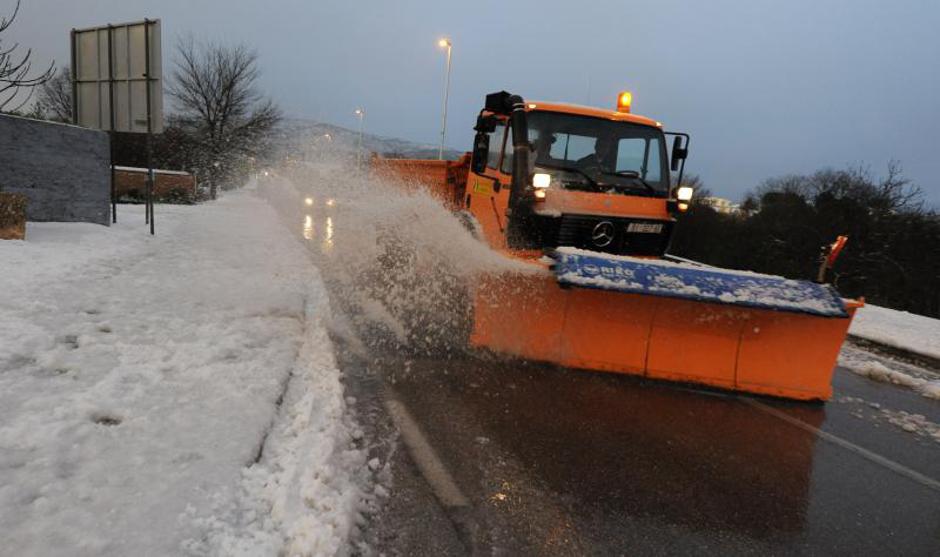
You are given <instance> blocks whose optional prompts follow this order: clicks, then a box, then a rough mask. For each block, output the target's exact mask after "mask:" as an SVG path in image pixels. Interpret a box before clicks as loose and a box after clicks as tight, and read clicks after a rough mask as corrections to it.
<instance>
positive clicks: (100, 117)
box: [71, 19, 163, 234]
mask: <svg viewBox="0 0 940 557" xmlns="http://www.w3.org/2000/svg"><path fill="white" fill-rule="evenodd" d="M71 45H72V115H73V116H72V117H73V123H75V124H77V125H79V126H84V127H88V128H96V129H99V130H104V131H109V132H111V133H112V138H111V144H112V155H113V145H114V135H113V134H114V132H125V133H143V134H147V168H148V169H149V170H150V172H149V177H148V187H147V209H146V215H147V223H149V224H150V232H151V234H152V233H153V228H154V225H153V164H152V163H151V153H152V147H151V144H152V135H153V134H154V133H161V132H162V131H163V56H162V44H161V33H160V20H159V19H145V20H143V21H136V22H132V23H122V24H116V25H112V24H108V25H102V26H99V27H90V28H87V29H72V37H71ZM113 163H114V161H113V156H112V168H113V166H114V164H113ZM111 183H112V189H111V191H112V199H111V204H112V215H113V220H114V222H117V202H116V199H115V197H114V177H113V170H112V179H111Z"/></svg>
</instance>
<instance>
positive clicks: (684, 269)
mask: <svg viewBox="0 0 940 557" xmlns="http://www.w3.org/2000/svg"><path fill="white" fill-rule="evenodd" d="M552 258H553V259H555V261H556V264H555V265H554V272H555V276H556V278H557V279H558V282H559V283H560V284H563V285H571V286H579V287H583V288H596V289H600V290H611V291H616V292H629V293H632V294H650V295H654V296H666V297H671V298H682V299H687V300H695V301H700V302H709V303H719V304H730V305H736V306H746V307H753V308H760V309H769V310H777V311H790V312H796V313H806V314H810V315H819V316H823V317H848V313H847V312H846V309H845V304H844V303H843V301H842V298H841V297H840V296H839V294H838V293H837V292H836V291H835V290H834V289H833V288H832V287H830V286H827V285H822V284H816V283H814V282H809V281H801V280H789V279H785V278H783V277H777V276H772V275H761V274H757V273H747V272H742V271H731V270H724V269H718V268H714V267H706V266H698V265H694V264H689V263H671V262H666V261H659V260H647V259H637V258H632V257H621V256H605V254H601V253H597V254H595V253H593V252H585V251H582V250H574V249H570V248H559V250H557V251H556V252H555V253H554V254H553V255H552Z"/></svg>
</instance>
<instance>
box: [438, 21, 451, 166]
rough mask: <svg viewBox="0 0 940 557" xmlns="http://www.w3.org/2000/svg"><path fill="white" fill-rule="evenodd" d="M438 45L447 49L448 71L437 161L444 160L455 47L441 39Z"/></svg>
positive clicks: (445, 79)
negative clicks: (451, 59) (451, 67)
mask: <svg viewBox="0 0 940 557" xmlns="http://www.w3.org/2000/svg"><path fill="white" fill-rule="evenodd" d="M437 45H438V46H440V47H441V48H446V49H447V70H446V71H445V74H444V107H443V109H442V113H443V114H442V115H441V148H440V150H438V152H437V160H443V159H444V135H445V134H446V133H447V97H448V95H449V94H450V56H451V53H452V52H453V49H454V45H453V43H451V42H450V39H441V40H439V41H438V42H437Z"/></svg>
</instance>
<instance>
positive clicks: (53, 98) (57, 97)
mask: <svg viewBox="0 0 940 557" xmlns="http://www.w3.org/2000/svg"><path fill="white" fill-rule="evenodd" d="M36 105H37V108H38V109H39V112H40V114H42V117H43V118H45V119H47V120H53V121H56V122H71V121H72V73H71V72H70V71H69V69H68V68H62V69H61V70H59V73H58V74H56V76H55V77H53V78H52V79H50V80H49V81H46V82H45V83H43V84H42V86H41V87H40V88H39V98H38V99H37V100H36Z"/></svg>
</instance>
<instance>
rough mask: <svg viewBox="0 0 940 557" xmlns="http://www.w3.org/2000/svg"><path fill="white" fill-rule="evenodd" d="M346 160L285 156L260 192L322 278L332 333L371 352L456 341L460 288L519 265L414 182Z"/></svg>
mask: <svg viewBox="0 0 940 557" xmlns="http://www.w3.org/2000/svg"><path fill="white" fill-rule="evenodd" d="M368 166H369V165H368V164H367V163H366V161H363V170H362V171H361V172H357V171H356V166H355V161H352V163H351V162H350V161H349V160H348V159H346V160H342V159H339V158H327V157H318V159H317V161H316V162H299V163H298V162H295V163H293V164H290V165H288V166H286V167H284V168H282V169H280V170H279V171H278V172H277V176H276V177H273V178H271V179H269V180H267V184H266V186H264V188H263V189H264V191H265V192H266V194H267V196H268V198H269V199H271V200H272V202H274V203H275V204H276V205H278V208H279V209H280V211H281V212H282V213H283V214H284V215H285V216H286V218H288V219H291V220H292V221H293V222H295V223H296V226H297V228H298V231H299V232H301V233H302V235H303V237H304V238H305V240H306V241H307V242H308V244H309V246H310V248H311V251H312V252H313V254H314V256H315V258H316V261H317V264H318V266H319V267H320V270H321V272H322V274H323V278H324V280H325V281H326V282H327V284H328V286H329V289H330V293H331V298H332V303H333V305H334V309H335V310H341V311H342V316H341V317H342V318H343V319H344V320H345V323H344V324H345V325H347V326H343V325H344V324H343V323H340V324H338V329H339V330H338V332H339V333H340V334H347V335H348V334H350V333H353V334H354V335H355V339H356V342H357V343H359V342H361V344H360V346H362V347H364V348H368V349H371V350H374V351H383V350H389V351H393V352H396V353H397V352H402V351H405V352H407V353H410V354H435V355H438V356H440V355H450V354H453V353H455V352H459V351H460V350H461V349H462V348H463V347H464V346H465V345H466V337H467V335H468V334H469V328H470V299H469V293H468V288H469V287H470V286H471V285H472V284H473V282H474V281H475V280H476V278H477V277H479V276H480V275H481V274H483V273H488V272H510V273H524V272H527V271H529V272H530V271H531V267H529V266H528V265H523V264H521V263H519V262H517V261H514V260H512V259H509V258H506V257H504V256H502V255H500V254H498V253H496V252H494V251H493V250H491V249H490V248H489V247H488V246H487V245H486V244H485V243H484V242H482V241H481V240H479V239H477V238H476V237H474V235H473V234H472V233H471V232H470V230H469V228H468V226H467V225H465V224H464V223H463V222H461V220H460V219H459V218H458V217H457V216H455V215H454V214H453V213H451V211H449V210H448V209H447V208H445V207H444V206H443V205H442V204H441V202H440V201H438V200H437V199H435V198H433V197H432V196H431V195H429V194H428V193H426V192H425V191H423V190H422V188H421V187H418V186H417V184H405V183H402V182H396V181H395V180H393V179H389V178H379V177H377V176H375V175H373V174H372V173H370V172H369V170H368Z"/></svg>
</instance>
